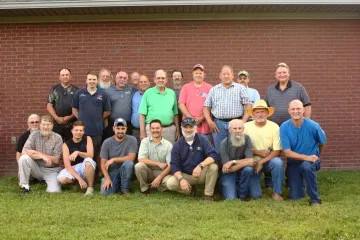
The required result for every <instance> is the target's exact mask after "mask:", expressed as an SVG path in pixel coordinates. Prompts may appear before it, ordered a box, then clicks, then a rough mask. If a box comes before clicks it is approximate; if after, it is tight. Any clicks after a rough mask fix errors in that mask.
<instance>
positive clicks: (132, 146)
mask: <svg viewBox="0 0 360 240" xmlns="http://www.w3.org/2000/svg"><path fill="white" fill-rule="evenodd" d="M137 152H138V148H137V140H136V138H135V137H134V136H132V137H131V138H130V146H129V153H137Z"/></svg>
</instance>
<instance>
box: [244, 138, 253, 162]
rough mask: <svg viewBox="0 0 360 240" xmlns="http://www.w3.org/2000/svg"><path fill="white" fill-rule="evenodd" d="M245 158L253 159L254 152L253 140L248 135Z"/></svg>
mask: <svg viewBox="0 0 360 240" xmlns="http://www.w3.org/2000/svg"><path fill="white" fill-rule="evenodd" d="M244 155H245V158H252V157H253V151H252V143H251V139H250V137H249V136H248V135H245V153H244Z"/></svg>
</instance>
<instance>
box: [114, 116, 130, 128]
mask: <svg viewBox="0 0 360 240" xmlns="http://www.w3.org/2000/svg"><path fill="white" fill-rule="evenodd" d="M119 124H121V125H122V126H124V127H126V126H127V125H126V121H125V120H124V119H122V118H118V119H116V120H115V122H114V127H116V126H118V125H119Z"/></svg>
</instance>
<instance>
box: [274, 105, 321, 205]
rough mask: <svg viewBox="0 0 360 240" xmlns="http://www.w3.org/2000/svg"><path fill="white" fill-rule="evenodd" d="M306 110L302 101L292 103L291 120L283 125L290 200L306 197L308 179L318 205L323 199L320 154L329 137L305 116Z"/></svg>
mask: <svg viewBox="0 0 360 240" xmlns="http://www.w3.org/2000/svg"><path fill="white" fill-rule="evenodd" d="M304 112H305V110H304V105H303V103H302V102H301V101H299V100H293V101H291V102H290V104H289V114H290V116H291V119H289V120H287V121H286V122H284V123H283V124H282V125H281V127H280V139H281V144H282V148H283V151H284V153H285V156H286V157H287V172H288V176H287V177H288V184H289V190H290V192H289V194H290V199H293V200H296V199H300V198H303V197H304V182H306V192H307V194H308V195H309V197H310V200H311V203H310V204H311V206H318V205H319V204H320V203H321V201H320V196H319V192H318V187H317V179H316V171H318V170H319V169H320V158H319V156H320V153H321V152H322V151H323V150H324V148H325V144H326V136H325V132H324V131H323V130H322V129H321V127H320V125H319V124H318V123H317V122H315V121H313V120H310V119H309V118H304Z"/></svg>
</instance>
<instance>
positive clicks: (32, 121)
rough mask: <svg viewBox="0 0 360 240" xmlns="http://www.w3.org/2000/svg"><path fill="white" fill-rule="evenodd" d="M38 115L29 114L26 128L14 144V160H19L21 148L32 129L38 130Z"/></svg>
mask: <svg viewBox="0 0 360 240" xmlns="http://www.w3.org/2000/svg"><path fill="white" fill-rule="evenodd" d="M39 124H40V117H39V115H37V114H31V115H30V116H29V118H28V121H27V125H28V130H27V131H26V132H24V133H23V134H21V135H20V137H19V140H18V142H17V144H16V161H17V162H19V159H20V156H21V152H22V149H23V147H24V145H25V143H26V140H27V139H28V138H29V136H30V134H31V133H32V132H34V131H38V130H39Z"/></svg>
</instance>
